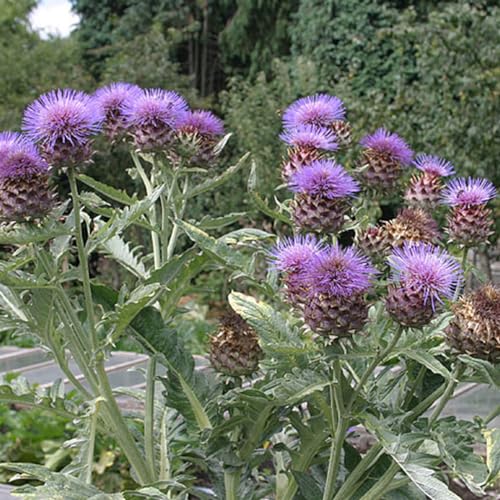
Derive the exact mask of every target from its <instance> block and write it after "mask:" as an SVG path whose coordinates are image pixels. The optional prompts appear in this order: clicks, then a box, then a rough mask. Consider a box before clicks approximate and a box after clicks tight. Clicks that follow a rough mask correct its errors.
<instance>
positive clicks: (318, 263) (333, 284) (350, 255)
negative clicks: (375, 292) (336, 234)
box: [307, 245, 377, 297]
mask: <svg viewBox="0 0 500 500" xmlns="http://www.w3.org/2000/svg"><path fill="white" fill-rule="evenodd" d="M307 274H308V277H309V281H310V283H311V286H312V287H313V289H314V291H315V292H316V293H324V294H331V295H340V296H342V297H348V296H350V295H352V294H354V293H363V292H365V291H366V290H368V288H369V287H370V285H371V282H372V280H373V278H374V277H375V275H376V274H377V270H376V269H375V268H374V267H373V266H372V265H371V263H370V260H369V259H368V258H367V257H366V256H364V255H362V254H361V253H360V252H359V250H357V249H355V248H353V247H347V248H341V247H340V246H339V245H332V246H331V247H329V248H328V249H327V250H324V251H323V252H321V253H320V254H319V255H318V256H317V258H316V259H314V260H313V261H312V263H311V265H310V266H309V268H308V270H307Z"/></svg>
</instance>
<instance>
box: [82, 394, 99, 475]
mask: <svg viewBox="0 0 500 500" xmlns="http://www.w3.org/2000/svg"><path fill="white" fill-rule="evenodd" d="M98 404H99V403H96V406H95V409H94V413H92V416H91V417H90V433H89V441H88V443H89V445H88V448H87V460H86V467H85V482H86V483H87V484H92V468H93V466H94V448H95V437H96V432H97V417H98V411H97V409H98Z"/></svg>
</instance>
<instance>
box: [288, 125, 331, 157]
mask: <svg viewBox="0 0 500 500" xmlns="http://www.w3.org/2000/svg"><path fill="white" fill-rule="evenodd" d="M280 139H281V140H282V141H284V142H286V143H287V144H288V145H289V146H296V147H299V148H304V149H324V150H325V151H335V150H337V149H338V144H337V143H336V142H335V134H334V133H333V132H332V131H331V130H328V129H326V128H322V127H317V126H315V125H302V126H300V127H297V128H295V129H293V130H286V131H285V132H283V133H282V134H281V135H280Z"/></svg>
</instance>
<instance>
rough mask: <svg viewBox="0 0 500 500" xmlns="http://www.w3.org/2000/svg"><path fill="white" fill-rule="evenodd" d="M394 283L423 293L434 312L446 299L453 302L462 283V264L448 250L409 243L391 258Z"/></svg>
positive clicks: (397, 250)
mask: <svg viewBox="0 0 500 500" xmlns="http://www.w3.org/2000/svg"><path fill="white" fill-rule="evenodd" d="M388 262H389V265H390V266H391V268H392V280H393V281H395V282H399V283H401V284H402V285H404V286H409V287H411V288H413V289H415V290H417V291H418V292H420V293H422V294H423V299H424V304H426V303H427V301H429V300H430V302H431V305H432V309H433V310H434V309H435V303H436V301H437V302H440V303H442V301H443V298H448V299H451V298H453V295H454V293H455V290H456V288H457V287H458V286H459V285H460V282H461V280H462V269H461V267H460V264H459V263H458V261H457V260H456V259H455V258H454V257H452V256H451V255H450V254H449V253H448V252H447V251H446V250H443V249H441V248H439V247H436V246H434V245H430V244H427V243H413V244H411V243H405V245H403V247H402V248H397V249H395V250H394V251H393V253H392V255H391V256H390V257H389V258H388Z"/></svg>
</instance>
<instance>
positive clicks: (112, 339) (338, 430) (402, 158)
mask: <svg viewBox="0 0 500 500" xmlns="http://www.w3.org/2000/svg"><path fill="white" fill-rule="evenodd" d="M83 103H85V104H86V105H85V106H82V104H83ZM101 124H102V126H103V131H104V134H105V137H106V138H107V139H108V140H110V141H115V140H118V139H131V140H129V141H127V140H124V141H123V143H124V146H125V147H127V146H128V147H129V149H130V155H131V159H132V163H131V165H132V168H128V169H127V172H129V173H130V174H131V178H132V181H135V182H138V183H141V184H142V185H141V186H140V187H139V188H138V189H137V192H136V193H134V194H130V193H125V192H122V191H120V190H118V189H116V188H114V187H113V186H108V185H105V184H103V183H102V182H99V181H96V180H95V179H92V178H91V177H89V176H87V175H85V174H83V173H82V170H81V167H83V166H84V165H85V163H86V162H88V161H89V160H90V158H91V155H92V152H93V147H95V146H93V144H96V145H97V144H100V143H101V142H102V141H95V143H94V142H93V136H94V135H95V134H96V133H97V132H98V130H99V127H100V126H101ZM339 124H342V126H343V127H346V126H347V124H346V122H345V109H344V106H343V104H342V102H341V101H340V100H339V99H338V98H336V97H334V96H327V95H324V94H317V95H315V96H311V97H308V98H304V99H301V100H299V101H297V102H296V103H295V104H292V105H291V106H290V107H289V108H288V109H287V111H286V112H285V116H284V129H285V131H284V132H283V134H282V135H281V138H282V139H283V140H284V141H285V143H286V144H287V145H288V146H289V147H288V152H287V154H288V159H287V160H286V161H285V163H284V165H283V167H282V169H283V170H282V171H283V177H284V179H285V180H286V182H287V185H288V187H289V188H290V190H291V191H292V192H293V196H294V199H291V197H292V195H290V193H287V194H285V195H284V196H286V198H287V199H285V200H282V199H278V195H277V196H276V206H274V207H273V206H270V205H269V204H268V203H267V202H266V201H264V200H263V199H262V198H260V197H258V196H253V197H251V199H252V200H253V201H255V203H256V206H257V208H259V209H260V210H262V211H263V212H264V213H265V214H266V217H267V218H273V219H275V220H276V222H277V223H276V224H274V225H273V226H272V227H274V228H276V229H277V230H279V231H280V233H282V234H279V235H274V234H270V233H268V232H265V231H263V230H261V229H258V228H257V227H255V225H253V227H251V228H244V229H241V228H240V229H237V228H234V230H231V231H229V232H227V233H226V234H223V233H224V231H223V228H224V227H228V226H233V227H234V225H235V224H237V222H238V221H239V220H240V218H241V214H240V213H238V214H224V215H222V216H219V217H213V216H212V214H209V213H207V214H205V215H204V217H203V219H202V220H200V221H194V220H193V219H192V214H191V213H190V202H191V200H192V199H194V198H196V197H198V196H203V195H204V194H205V193H206V192H208V191H210V190H212V189H215V188H219V187H220V186H222V185H223V184H224V182H225V181H226V180H227V179H229V178H231V176H233V175H235V174H237V173H239V172H240V171H241V168H242V167H244V166H245V165H246V160H247V158H248V155H245V156H244V157H243V158H242V159H241V160H240V161H239V162H238V163H237V164H236V165H234V166H232V167H228V168H223V169H222V173H221V174H219V175H217V174H216V172H217V169H216V168H213V167H214V166H215V161H221V162H224V158H223V156H221V155H220V153H221V152H222V149H223V146H224V145H225V144H226V142H227V140H228V138H229V137H228V135H226V136H224V135H223V134H224V126H223V123H222V121H221V120H219V119H218V118H217V117H215V116H214V115H212V114H211V113H210V112H207V111H190V110H189V108H188V106H187V103H186V101H185V100H184V99H183V98H182V97H181V96H179V95H178V94H176V93H174V92H171V91H167V90H162V89H149V90H140V91H138V90H137V88H136V87H134V86H132V85H128V84H124V83H120V84H116V85H110V86H108V87H106V88H105V89H101V90H99V91H97V92H96V93H95V94H94V95H93V98H89V97H88V96H86V95H85V94H81V93H79V92H76V91H70V90H65V91H54V92H51V93H49V94H47V95H46V96H44V97H42V98H40V99H39V100H38V101H36V102H35V103H34V104H33V105H31V106H30V107H29V108H28V110H27V113H26V117H25V129H26V131H27V132H28V133H29V138H31V140H32V141H34V142H35V143H36V144H38V146H39V147H40V151H41V152H40V153H38V150H37V146H36V144H32V143H31V142H29V140H30V139H29V138H24V137H23V136H20V135H18V134H14V133H4V134H2V135H0V183H2V186H3V189H2V192H1V193H0V209H1V215H2V218H3V221H4V222H3V223H2V224H1V225H0V244H4V245H9V248H13V247H14V251H13V252H12V254H11V255H10V258H9V260H8V261H3V262H0V313H1V318H2V321H3V322H4V323H5V324H2V328H13V329H15V330H16V331H18V332H19V333H21V332H31V333H32V334H33V335H34V336H36V337H37V339H38V341H39V342H40V344H41V345H43V346H44V348H45V349H46V350H47V351H49V352H50V353H51V354H52V355H53V357H54V359H55V360H56V361H57V363H58V364H59V366H60V368H61V370H62V372H63V373H64V377H65V381H64V383H63V385H64V384H68V385H70V386H71V387H72V388H73V389H74V392H75V393H76V394H77V396H75V397H74V398H73V399H69V398H67V397H65V396H64V394H63V391H61V390H59V389H58V387H60V386H58V385H57V384H54V387H52V388H51V389H50V390H48V391H45V392H44V391H43V390H42V389H41V388H37V387H29V385H28V384H26V383H25V382H24V381H23V380H22V379H18V380H15V381H14V382H13V383H12V384H11V385H10V386H9V385H7V384H6V383H5V384H4V385H2V386H0V401H2V402H9V401H10V402H14V403H16V404H18V405H19V404H22V405H36V406H39V407H40V408H42V409H44V410H46V411H53V412H56V413H57V414H61V413H62V414H64V415H65V416H68V418H70V419H73V420H76V421H77V422H78V426H77V431H76V432H77V434H76V436H75V438H74V439H72V440H71V441H69V442H68V443H67V446H68V447H75V446H78V453H76V452H75V453H74V455H72V462H71V464H69V465H68V467H67V468H65V469H64V472H54V471H52V470H49V469H48V468H46V467H43V466H35V465H33V464H19V463H16V464H3V467H5V468H9V469H10V470H13V471H16V472H18V473H20V474H22V477H23V478H26V477H27V478H30V479H35V480H36V482H30V484H26V485H23V486H21V487H20V488H19V489H18V493H19V494H26V495H28V496H29V498H55V497H61V498H62V497H65V496H67V492H68V491H70V492H71V495H72V498H74V499H75V500H87V499H89V498H95V499H97V498H104V496H106V497H107V495H108V493H104V492H102V491H100V490H99V489H98V488H97V487H96V486H95V485H94V484H93V482H94V477H93V470H94V469H95V465H94V461H95V460H96V458H97V457H96V456H95V451H96V442H97V440H98V439H99V438H100V436H101V435H102V434H106V435H109V436H111V437H112V438H113V439H114V440H115V442H116V447H117V449H119V450H120V453H121V454H122V456H124V457H126V460H127V461H128V463H129V465H130V470H131V478H132V480H131V481H130V483H131V485H130V490H127V491H123V492H115V493H113V498H115V497H116V498H136V497H137V498H160V499H163V498H165V499H172V498H179V499H181V500H187V499H188V498H207V499H216V498H225V499H227V500H237V499H240V498H255V499H268V498H276V499H277V500H292V499H294V498H314V499H323V500H347V499H354V498H359V499H361V500H375V499H383V498H412V499H413V498H414V499H418V500H420V499H422V500H424V499H425V498H431V499H432V500H442V499H447V500H456V499H457V498H458V497H457V496H456V495H455V494H454V493H453V491H452V490H453V489H454V488H455V481H456V480H457V479H459V480H460V481H462V483H463V484H464V485H465V486H466V488H468V489H469V490H471V491H472V492H474V493H475V494H481V495H482V494H486V493H487V491H488V488H489V487H490V486H491V485H493V484H494V483H495V481H496V477H497V475H498V457H497V455H498V453H497V450H498V449H499V448H500V447H499V445H498V442H499V435H498V432H496V431H495V430H494V429H488V426H489V425H491V424H492V423H493V422H494V419H495V418H496V417H497V416H498V415H499V413H500V410H499V409H498V408H497V409H493V410H492V411H490V413H489V414H485V413H481V415H480V416H479V417H478V418H476V419H475V421H474V422H471V421H466V420H462V419H459V418H454V417H453V418H450V417H446V418H441V414H442V411H443V410H444V408H445V406H446V404H447V402H448V401H449V399H450V398H451V397H452V396H453V394H454V391H455V388H456V386H457V384H458V383H462V382H469V383H470V382H473V383H483V384H490V385H498V382H497V378H498V377H497V376H496V375H497V374H496V372H495V370H496V367H495V365H494V364H497V363H498V361H499V352H500V351H499V324H498V317H499V311H498V304H499V291H498V289H497V288H496V287H495V286H493V285H491V284H486V283H484V284H481V286H480V287H479V288H478V289H477V290H463V288H464V283H465V282H466V281H467V280H465V279H464V278H466V277H467V273H468V272H469V271H470V269H469V268H467V269H464V265H461V264H460V263H459V262H458V260H457V259H456V257H455V255H456V254H457V253H459V251H460V246H463V247H465V249H467V248H469V246H471V245H473V244H476V243H477V242H480V241H484V240H485V239H486V237H487V236H488V234H489V232H490V227H491V226H490V222H489V221H488V217H489V216H490V214H489V209H488V208H487V207H486V203H487V202H488V201H489V200H490V199H492V198H493V197H494V196H495V190H494V188H493V186H492V185H491V184H490V183H489V182H488V181H486V180H472V179H469V180H458V181H452V182H451V183H450V184H449V185H448V186H447V187H446V188H444V189H441V184H440V183H441V182H442V181H441V178H442V177H444V176H445V175H448V174H451V173H452V172H451V167H450V165H449V164H448V163H446V162H445V161H444V160H440V159H437V158H436V157H417V159H416V163H415V165H416V166H417V168H419V169H420V170H421V171H422V174H421V176H428V177H429V178H428V179H426V180H425V182H424V181H421V179H420V178H419V179H420V180H418V182H417V181H415V180H411V181H410V187H411V189H413V191H412V193H413V194H412V196H410V197H408V196H406V199H404V197H403V196H402V195H401V193H399V192H398V191H397V190H392V187H394V186H395V185H396V183H397V182H398V183H401V184H402V183H403V180H404V177H405V176H403V175H402V173H403V167H404V166H406V165H408V164H409V163H410V162H411V159H412V151H411V149H410V147H409V146H408V145H407V144H406V143H405V142H404V141H403V140H402V139H401V138H400V137H399V136H398V135H397V134H395V133H389V132H387V131H386V130H385V129H380V130H379V131H377V132H376V133H375V134H373V135H371V136H365V137H364V139H362V141H361V143H362V146H363V148H364V149H363V150H362V151H360V152H359V155H360V158H359V159H357V160H356V159H354V162H353V165H350V164H349V163H350V160H349V159H350V158H351V157H352V155H346V157H342V156H341V155H342V154H343V151H342V149H341V148H339V147H338V146H339V145H341V144H344V145H345V144H346V143H345V141H343V139H342V137H341V134H340V133H339V128H338V127H339V126H340V125H339ZM360 135H361V134H360ZM332 154H335V159H333V158H332V157H331V155H332ZM355 154H356V152H355V151H354V152H353V155H355ZM42 158H43V159H42ZM278 161H279V160H278V159H277V163H278ZM341 164H342V166H341ZM222 165H225V164H224V163H222ZM56 168H59V169H60V170H59V172H58V173H59V174H61V173H63V174H66V175H67V176H68V179H69V183H70V187H71V201H72V203H71V205H70V204H69V203H68V202H66V200H60V202H57V203H56V201H55V200H54V198H53V197H52V194H51V190H50V188H49V187H48V181H49V179H48V177H49V175H50V173H51V172H52V171H53V170H54V169H56ZM124 170H125V169H124ZM430 178H433V179H434V178H437V179H438V181H439V183H438V182H436V183H435V184H434V181H432V182H430V181H429V179H430ZM358 181H359V184H358ZM427 181H429V182H427ZM419 183H420V184H419ZM82 185H84V186H86V187H85V188H84V189H91V190H92V191H94V192H93V193H88V192H83V193H81V192H80V188H81V186H82ZM134 186H135V185H134ZM135 187H136V186H135ZM249 187H250V191H251V195H255V190H256V189H257V187H258V172H257V168H256V167H255V166H254V167H253V169H252V172H251V175H250V180H249ZM438 188H439V189H438ZM388 189H391V194H392V196H393V198H394V199H399V202H400V204H401V206H404V204H407V203H408V202H410V205H411V207H410V208H403V209H401V210H399V212H398V211H396V210H395V211H394V212H391V214H392V213H394V214H397V215H396V216H395V217H394V218H392V219H389V220H387V218H388V217H385V218H384V217H383V215H387V212H386V213H384V212H382V210H381V207H380V206H381V204H382V203H381V202H382V196H383V194H384V191H387V190H388ZM279 192H281V193H284V192H285V191H284V190H283V191H279ZM408 192H409V191H408V190H407V193H408ZM438 192H439V196H441V197H442V198H443V200H444V202H445V203H446V204H447V205H449V206H451V207H452V208H451V209H452V213H451V215H450V216H449V223H448V232H449V234H450V236H452V240H451V241H445V238H443V236H442V233H443V231H442V230H441V228H440V227H439V224H438V222H437V221H439V220H440V218H439V214H437V215H438V216H437V217H436V220H434V218H433V217H432V216H431V214H430V213H429V211H428V208H429V207H430V206H434V202H435V198H436V196H437V194H436V193H438ZM141 193H142V194H141ZM398 196H399V198H397V197H398ZM414 201H418V203H414ZM206 205H208V204H206ZM473 215H474V216H477V219H476V220H475V223H474V222H473V219H472V216H473ZM266 223H267V221H266ZM474 226H476V227H474ZM132 228H133V230H131V229H132ZM211 231H214V232H215V231H216V236H215V235H211V234H208V232H211ZM296 233H300V234H296ZM135 235H140V239H139V238H138V239H137V241H136V240H135V239H134V238H135ZM276 236H277V242H276V241H275V240H276ZM180 237H182V238H183V239H182V244H180V242H179V238H180ZM145 242H146V243H145ZM189 242H191V243H192V244H191V243H189ZM456 243H458V244H459V245H457V244H456ZM102 256H105V257H106V258H108V259H112V260H113V261H114V262H115V263H116V264H117V265H118V266H120V267H121V268H122V270H123V273H126V279H124V280H123V281H124V283H119V284H118V286H114V285H110V284H109V283H106V282H105V281H104V280H102V278H101V276H99V275H96V276H92V277H91V275H90V273H89V267H88V261H89V258H91V257H102ZM374 262H376V263H377V269H376V268H375V267H374ZM207 271H210V272H211V273H213V272H216V273H218V274H220V275H223V276H224V277H225V278H226V281H225V288H224V290H226V289H227V288H232V289H233V291H231V292H230V293H229V296H228V298H227V303H224V304H221V305H217V306H216V307H214V310H212V311H210V315H209V316H210V318H211V319H210V320H209V321H208V325H207V330H208V329H212V330H213V334H212V335H209V334H205V330H204V332H203V334H201V333H199V334H198V335H197V336H196V339H194V338H193V337H194V336H195V335H192V334H191V332H192V330H193V328H194V327H193V325H194V324H195V323H196V322H195V321H193V318H192V315H189V316H187V314H186V309H187V307H186V303H187V302H188V301H189V300H193V298H195V297H196V296H197V295H196V292H197V291H198V290H200V288H199V283H200V282H203V278H204V277H205V276H204V275H202V276H200V273H205V272H207ZM201 290H202V291H204V293H206V290H207V287H202V288H201ZM282 299H284V300H282ZM214 303H217V304H218V301H215V300H214ZM221 310H224V311H225V313H224V314H223V315H221V314H220V311H221ZM186 317H189V321H187V322H184V323H183V322H182V320H181V318H186ZM207 317H208V315H207ZM212 318H215V319H212ZM186 323H188V325H189V329H188V331H187V332H186V326H185V325H186ZM182 325H184V326H182ZM202 335H204V338H203V340H204V342H200V341H199V340H200V339H199V337H201V336H202ZM124 337H127V338H128V339H129V340H130V341H135V342H136V343H137V347H138V349H140V350H141V351H143V352H144V353H145V354H147V355H148V359H147V362H146V363H145V364H146V367H145V370H144V384H143V386H142V388H134V389H128V390H122V389H113V388H112V387H111V383H110V379H109V377H108V374H107V372H106V360H107V359H108V358H109V357H110V356H112V355H113V350H114V348H115V345H116V343H117V342H119V341H120V339H123V338H124ZM194 344H196V346H197V347H196V353H197V356H194V355H193V353H192V352H191V350H190V348H191V346H192V345H194ZM203 349H204V351H203ZM202 351H203V352H202ZM159 367H161V369H160V368H159ZM124 393H125V394H127V395H128V396H129V397H133V398H135V399H137V400H138V401H139V404H138V408H139V410H137V411H135V412H132V411H130V410H129V409H127V410H126V411H124V410H123V409H122V408H121V407H120V405H119V400H118V396H121V395H123V394H124ZM478 411H479V410H478ZM358 432H362V433H364V434H365V436H366V439H365V442H363V443H361V442H360V441H356V439H357V433H358ZM477 443H479V444H481V445H483V447H484V449H486V453H487V458H486V460H483V459H482V458H480V457H478V456H477V455H476V453H475V450H474V448H473V445H475V444H477ZM17 477H20V476H17Z"/></svg>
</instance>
